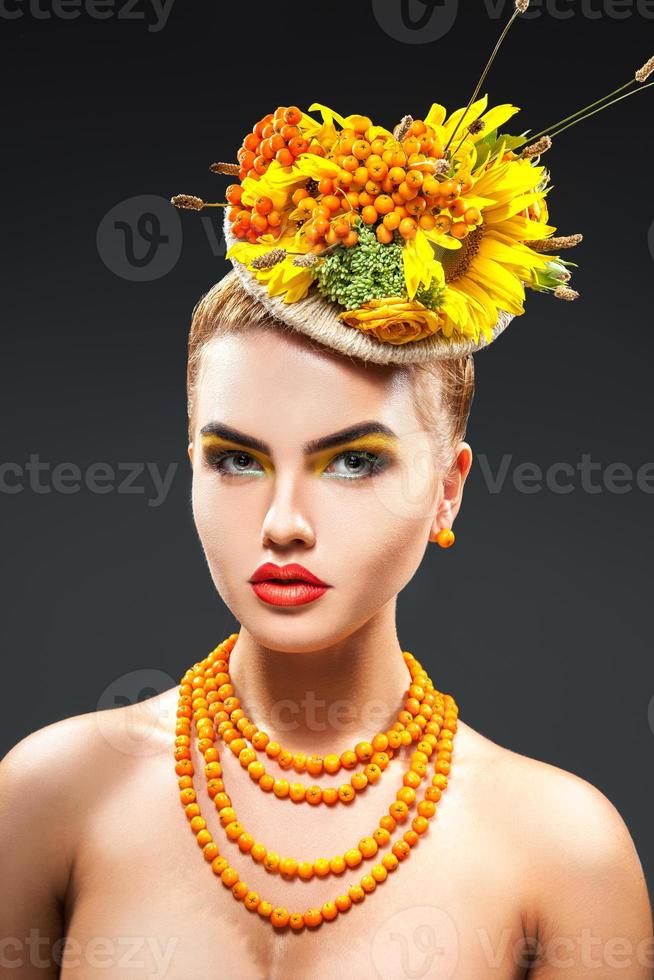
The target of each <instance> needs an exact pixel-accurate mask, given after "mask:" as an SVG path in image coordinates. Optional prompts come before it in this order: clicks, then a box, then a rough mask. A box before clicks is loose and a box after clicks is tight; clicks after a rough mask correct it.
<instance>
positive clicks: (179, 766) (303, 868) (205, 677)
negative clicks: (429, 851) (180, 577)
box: [174, 633, 458, 931]
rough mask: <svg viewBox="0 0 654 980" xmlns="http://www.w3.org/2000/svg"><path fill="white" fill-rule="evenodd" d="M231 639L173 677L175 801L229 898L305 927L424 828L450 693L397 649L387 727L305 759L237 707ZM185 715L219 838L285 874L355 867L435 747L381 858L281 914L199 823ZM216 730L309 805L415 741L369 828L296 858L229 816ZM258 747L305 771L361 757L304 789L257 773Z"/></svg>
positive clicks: (447, 756)
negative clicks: (343, 778) (403, 680)
mask: <svg viewBox="0 0 654 980" xmlns="http://www.w3.org/2000/svg"><path fill="white" fill-rule="evenodd" d="M237 639H238V633H232V634H231V636H229V637H228V638H227V639H226V640H223V642H222V643H220V644H219V645H218V646H217V647H216V648H215V650H212V651H211V653H210V654H209V655H208V656H207V657H206V658H205V659H204V660H202V661H201V662H200V663H196V664H194V665H193V667H192V668H191V669H190V670H188V671H186V673H185V674H184V676H183V678H182V680H181V683H180V687H179V699H178V706H177V722H176V728H175V749H174V756H175V772H176V774H177V776H178V786H179V790H180V802H181V804H182V806H183V807H184V811H185V814H186V817H187V819H188V821H189V825H190V827H191V830H192V831H193V833H194V834H195V837H196V841H197V844H198V846H199V847H200V848H201V849H202V853H203V856H204V858H205V860H206V861H207V862H208V863H209V864H210V865H211V870H212V871H213V873H214V874H215V875H216V876H218V877H219V878H220V879H221V881H222V883H223V885H225V887H226V888H230V889H231V891H232V895H233V896H234V898H235V899H236V900H237V901H241V902H243V904H244V906H245V908H246V909H248V910H249V911H251V912H254V911H256V912H257V913H258V914H259V915H260V916H261V918H262V919H265V920H268V921H269V922H270V924H271V925H272V926H274V927H275V928H277V929H282V928H284V927H285V926H287V925H290V927H291V929H293V930H296V931H299V930H301V929H303V928H304V927H305V926H317V925H320V923H322V922H331V921H333V920H334V919H335V918H336V917H337V915H338V913H339V912H345V911H347V910H348V909H349V908H350V907H351V906H352V904H356V903H359V902H362V901H363V900H364V898H365V897H366V895H368V894H370V893H372V892H373V891H374V890H375V889H376V887H377V884H378V883H380V882H382V881H384V880H385V879H386V878H387V877H388V874H389V872H392V871H395V870H396V868H397V867H398V865H399V863H400V862H401V861H404V860H405V858H407V857H408V856H409V854H410V853H411V850H412V848H413V847H414V846H415V845H416V844H417V843H418V840H419V839H420V837H421V836H422V834H424V833H426V831H427V830H428V829H429V821H430V820H431V818H432V817H433V816H434V814H435V812H436V804H437V803H438V801H439V800H440V798H441V795H442V793H443V791H444V790H445V789H446V787H447V784H448V775H449V772H450V762H451V758H452V751H453V747H454V741H453V740H454V735H455V733H456V729H457V718H458V707H457V705H456V702H455V701H454V699H453V698H452V697H451V696H450V695H449V694H441V692H440V691H437V690H436V689H435V688H434V686H433V684H432V682H431V680H430V678H429V676H428V675H427V672H426V671H425V670H424V668H423V667H422V666H421V664H420V663H419V662H418V661H417V660H416V658H415V657H414V656H413V655H412V654H411V653H409V652H408V651H404V653H403V657H404V660H405V663H406V665H407V667H408V669H409V673H410V675H411V684H410V687H409V690H408V692H407V697H406V699H405V703H404V708H403V710H401V711H400V712H399V714H398V719H397V721H396V722H395V723H394V724H393V726H392V727H391V728H390V729H389V730H388V731H387V732H380V733H378V734H377V735H375V736H374V737H373V738H372V740H371V741H370V742H359V743H358V744H357V745H356V746H355V747H354V749H353V750H351V751H350V750H348V751H347V752H343V753H342V754H341V755H340V756H337V755H331V756H330V755H327V756H325V757H324V759H323V758H321V757H319V756H309V757H308V759H307V758H306V757H305V756H303V755H300V754H297V753H292V752H288V751H287V750H284V749H282V747H281V746H280V745H279V744H278V743H276V742H271V741H270V739H269V737H268V736H267V735H266V733H265V732H263V731H261V730H260V729H259V728H257V726H256V725H255V724H254V723H253V722H251V721H250V720H249V719H248V717H247V716H246V715H245V712H244V711H243V710H242V709H241V707H240V702H239V700H238V698H237V697H236V694H235V691H234V685H233V683H232V681H231V679H230V676H229V669H228V667H229V656H230V654H231V652H232V649H233V647H234V645H235V643H236V640H237ZM192 722H194V723H195V726H196V731H197V748H198V752H199V753H201V754H202V756H203V757H204V763H205V765H204V775H205V779H206V785H207V792H208V794H209V796H210V798H211V799H212V800H213V802H214V805H215V807H216V810H217V812H218V816H219V818H220V822H221V824H222V826H223V827H224V829H225V833H226V835H227V837H228V839H229V840H231V841H232V842H234V843H236V844H238V847H239V849H240V851H241V852H242V853H244V854H249V856H250V857H251V858H252V860H254V861H255V862H256V863H263V866H264V867H265V868H266V870H267V871H269V872H271V873H277V872H278V873H279V874H280V875H281V876H282V877H283V878H285V879H286V880H291V879H293V878H295V877H296V876H297V877H299V878H301V879H303V880H305V881H308V880H310V879H311V878H313V876H314V875H316V876H317V877H319V878H324V877H326V876H327V875H329V874H336V875H337V874H341V873H342V872H343V871H344V870H345V869H346V868H348V867H349V868H355V867H357V866H358V865H359V864H361V862H362V861H363V860H364V859H368V858H373V857H375V856H376V855H377V853H378V851H379V848H380V847H385V846H387V845H388V844H389V842H390V841H391V834H392V833H393V831H395V830H396V828H397V826H398V824H404V823H405V822H406V821H407V820H408V818H409V812H410V809H411V808H412V807H413V806H414V805H415V801H416V789H417V787H418V786H419V785H420V783H421V782H422V781H423V780H424V778H425V776H426V774H427V765H428V762H429V759H430V757H431V756H432V755H433V754H434V751H435V752H436V760H435V764H434V775H433V776H432V781H431V785H430V786H429V787H428V788H427V790H426V791H425V794H424V797H423V799H422V800H421V801H420V802H419V803H418V805H417V807H416V809H417V816H415V817H414V818H413V820H412V821H411V829H410V830H406V831H405V832H404V834H402V836H401V837H398V838H397V839H396V840H394V841H393V842H392V844H391V846H390V848H389V850H388V851H386V853H385V854H384V855H383V857H382V858H381V860H380V862H379V863H378V864H375V865H374V866H373V867H372V868H371V870H370V874H366V875H364V876H363V877H362V878H361V880H360V883H359V884H357V885H351V886H350V887H349V888H348V889H347V892H345V893H343V894H341V895H338V896H337V897H336V898H335V899H334V901H327V902H325V903H324V904H323V905H322V907H321V908H310V909H307V910H305V911H304V912H292V913H289V912H288V911H287V909H285V908H284V907H283V906H276V907H273V905H272V904H271V903H270V902H267V901H265V900H264V899H262V898H261V897H260V896H259V894H258V893H257V892H255V891H252V890H250V888H249V887H248V886H247V885H246V883H245V882H244V881H243V880H242V879H241V878H240V876H239V874H238V872H237V871H236V870H235V868H234V867H233V866H232V865H231V864H230V863H229V861H228V860H227V859H226V858H225V857H223V856H222V855H221V854H220V852H219V850H218V845H217V844H216V843H215V841H214V839H213V836H212V834H211V833H210V832H209V831H208V830H207V823H206V820H205V819H204V817H203V816H202V814H201V813H200V807H199V805H198V802H197V797H196V793H195V789H194V787H193V775H194V772H195V769H194V766H193V762H192V759H191V725H192ZM240 736H242V737H240ZM219 737H220V738H222V739H223V741H224V742H225V744H227V745H228V746H229V748H230V749H231V750H232V752H233V753H234V755H237V756H238V759H239V762H240V763H241V765H242V766H243V768H247V770H248V773H249V775H250V778H251V779H252V780H253V781H255V782H257V783H258V784H259V787H260V788H261V789H262V790H263V791H264V792H270V791H271V790H272V792H273V794H274V796H275V797H277V798H279V799H282V798H284V797H286V796H289V797H290V798H291V799H292V800H294V801H295V802H307V803H311V804H313V805H316V804H318V803H321V802H322V803H326V804H328V805H329V804H334V803H336V802H341V803H349V802H351V801H352V800H353V799H354V796H355V793H357V792H360V791H361V790H362V789H364V788H365V786H367V785H370V784H375V783H377V782H379V780H380V779H381V775H382V772H383V771H384V770H385V769H386V768H387V766H388V763H389V762H390V760H391V758H392V757H393V755H394V752H395V751H396V750H397V749H398V748H400V746H401V745H409V744H411V742H415V741H417V742H418V745H417V748H416V750H415V751H414V752H413V753H412V755H411V757H410V765H409V768H408V769H407V771H406V772H405V773H404V777H403V785H402V787H401V788H400V789H399V790H398V791H397V794H396V800H395V801H394V802H393V803H392V804H391V805H390V807H389V808H388V813H387V814H385V815H384V816H382V817H381V819H380V820H379V825H378V827H377V828H376V830H375V831H374V832H373V834H372V836H371V837H364V838H362V839H361V840H360V841H359V844H358V846H357V847H353V848H350V849H349V850H348V851H346V852H345V853H344V854H342V855H336V856H334V857H332V858H331V859H327V858H318V859H317V860H315V861H297V860H296V859H295V858H292V857H285V858H280V856H279V855H278V854H276V853H275V852H274V851H269V850H268V849H267V848H266V847H265V846H264V845H263V844H260V843H257V842H255V840H254V838H253V837H252V836H251V835H250V834H248V833H247V831H246V830H245V828H244V827H243V825H242V824H241V823H240V822H239V821H238V820H237V817H236V812H235V810H234V809H233V807H232V806H231V802H232V801H231V798H230V797H229V795H228V794H227V793H226V792H225V787H224V783H223V780H222V775H223V770H222V766H221V764H220V755H219V752H218V748H217V746H216V744H215V743H216V741H217V740H218V738H219ZM248 743H249V745H248ZM257 749H265V751H266V754H267V755H268V756H269V757H270V758H272V759H275V760H276V761H277V762H278V763H279V765H280V766H281V767H282V768H284V769H289V768H290V767H291V766H293V767H294V768H295V769H296V771H298V772H304V771H307V772H309V773H310V774H311V775H318V774H319V773H321V772H323V771H325V772H338V770H339V769H340V768H341V766H342V767H343V768H346V769H351V768H353V767H354V766H356V764H357V762H362V763H365V764H366V765H365V769H364V771H363V772H360V773H355V774H354V775H353V776H352V779H351V781H350V782H349V783H345V784H343V785H342V786H340V787H338V788H335V787H325V788H322V787H319V786H312V787H308V788H307V787H305V786H304V785H303V784H301V783H292V784H290V785H289V783H288V782H287V781H286V780H285V779H274V777H273V776H271V775H269V774H268V773H266V771H265V769H264V767H263V764H262V763H261V762H260V761H259V760H258V759H257ZM387 749H388V751H386V750H387Z"/></svg>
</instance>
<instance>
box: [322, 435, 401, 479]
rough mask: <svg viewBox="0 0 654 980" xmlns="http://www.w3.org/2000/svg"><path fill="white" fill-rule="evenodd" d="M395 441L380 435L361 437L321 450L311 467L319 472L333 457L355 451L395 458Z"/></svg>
mask: <svg viewBox="0 0 654 980" xmlns="http://www.w3.org/2000/svg"><path fill="white" fill-rule="evenodd" d="M397 441H398V440H397V439H392V438H390V437H389V436H385V435H383V434H382V433H380V434H379V435H371V436H362V437H361V438H360V439H354V440H353V441H350V442H344V443H342V445H340V446H332V447H331V448H330V449H323V450H321V451H320V452H319V453H317V454H316V456H315V458H314V460H313V462H312V466H313V468H314V469H315V470H320V469H322V468H323V466H326V465H327V463H329V462H331V460H332V459H333V458H334V457H335V456H339V455H340V454H341V453H344V452H348V451H352V452H354V451H355V450H356V451H358V452H368V453H380V454H381V453H386V454H387V455H389V456H395V446H396V444H397Z"/></svg>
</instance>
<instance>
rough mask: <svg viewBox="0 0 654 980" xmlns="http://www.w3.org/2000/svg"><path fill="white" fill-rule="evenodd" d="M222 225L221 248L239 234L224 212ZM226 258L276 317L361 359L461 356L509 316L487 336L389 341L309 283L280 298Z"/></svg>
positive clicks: (507, 316) (414, 360) (506, 319)
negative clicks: (290, 298) (293, 297)
mask: <svg viewBox="0 0 654 980" xmlns="http://www.w3.org/2000/svg"><path fill="white" fill-rule="evenodd" d="M224 230H225V241H226V243H227V248H230V247H231V246H232V245H233V244H234V243H235V242H237V241H239V239H237V238H236V237H235V236H234V235H233V234H232V230H231V224H230V221H229V219H228V217H227V214H225V219H224ZM231 261H232V264H233V266H234V270H235V272H236V274H237V276H238V278H239V280H240V282H241V283H242V285H243V287H244V289H245V290H246V291H247V292H248V293H249V294H250V295H251V296H253V297H254V298H255V299H257V300H258V301H259V302H260V303H261V304H262V305H263V306H264V307H265V308H266V309H267V310H268V312H269V313H271V314H272V316H274V317H276V319H278V320H281V321H283V322H284V323H285V324H287V325H288V326H290V327H292V329H293V330H296V331H297V332H298V333H301V334H304V335H305V336H308V337H311V338H312V340H315V341H318V343H321V344H324V345H325V346H326V347H330V348H332V349H333V350H337V351H339V352H340V353H341V354H347V355H350V356H351V357H355V358H358V359H359V360H363V361H372V362H374V363H375V364H418V363H425V362H427V361H433V360H452V359H454V358H458V357H465V356H466V354H472V353H474V352H475V351H477V350H480V349H481V348H483V347H488V346H489V344H491V343H492V342H493V340H495V338H496V337H498V336H499V335H500V334H501V333H502V331H503V330H505V329H506V328H507V327H508V325H509V323H510V322H511V320H512V319H513V314H511V313H508V312H506V311H505V310H500V316H499V318H498V321H497V323H496V324H495V326H494V328H493V336H492V339H491V340H490V341H487V340H485V339H484V338H483V337H480V339H479V341H478V342H475V341H473V340H458V341H452V340H451V338H450V339H448V338H447V337H444V336H443V334H441V333H437V334H433V335H432V336H431V337H424V338H423V339H422V340H414V341H408V342H407V343H405V344H391V343H388V342H383V341H380V340H377V338H376V337H372V336H370V335H368V334H365V333H363V332H362V331H361V330H359V329H358V328H357V327H349V326H348V325H347V324H346V323H344V322H343V320H340V319H339V317H338V313H337V312H336V311H337V309H338V307H337V305H336V304H335V303H332V302H331V301H330V300H327V299H325V298H324V297H323V296H321V295H320V293H319V292H317V290H315V288H314V289H312V290H311V291H310V293H309V294H308V295H307V296H306V297H305V298H304V299H301V300H298V301H297V302H295V303H285V302H284V301H283V298H282V297H279V296H269V295H268V288H267V283H262V282H259V280H258V279H257V278H256V277H255V276H254V274H253V273H252V272H250V271H249V269H248V268H247V266H246V265H244V264H243V263H242V262H238V261H237V260H236V259H232V260H231Z"/></svg>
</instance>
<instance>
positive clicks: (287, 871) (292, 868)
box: [279, 858, 298, 878]
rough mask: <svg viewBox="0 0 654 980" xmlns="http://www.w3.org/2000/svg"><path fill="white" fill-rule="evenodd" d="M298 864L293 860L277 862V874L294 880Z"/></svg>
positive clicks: (283, 859)
mask: <svg viewBox="0 0 654 980" xmlns="http://www.w3.org/2000/svg"><path fill="white" fill-rule="evenodd" d="M297 868H298V863H297V861H296V860H295V858H282V860H281V861H280V862H279V873H280V874H282V875H285V876H286V877H288V878H294V877H295V875H296V874H297Z"/></svg>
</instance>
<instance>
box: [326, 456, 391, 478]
mask: <svg viewBox="0 0 654 980" xmlns="http://www.w3.org/2000/svg"><path fill="white" fill-rule="evenodd" d="M339 460H342V461H343V462H344V463H346V464H347V465H346V468H345V471H344V472H342V471H341V472H336V473H329V471H328V470H324V471H323V472H324V473H325V475H326V476H336V477H338V478H339V479H345V480H365V479H368V478H369V477H371V476H374V475H375V473H380V472H381V471H382V470H383V469H385V468H386V466H387V465H388V461H387V460H386V459H384V457H383V456H378V455H377V453H371V452H368V451H366V450H364V449H349V450H346V451H345V452H342V453H339V454H338V456H335V457H334V459H333V460H332V461H331V463H330V464H329V465H330V466H333V464H334V463H336V462H338V461H339Z"/></svg>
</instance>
